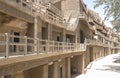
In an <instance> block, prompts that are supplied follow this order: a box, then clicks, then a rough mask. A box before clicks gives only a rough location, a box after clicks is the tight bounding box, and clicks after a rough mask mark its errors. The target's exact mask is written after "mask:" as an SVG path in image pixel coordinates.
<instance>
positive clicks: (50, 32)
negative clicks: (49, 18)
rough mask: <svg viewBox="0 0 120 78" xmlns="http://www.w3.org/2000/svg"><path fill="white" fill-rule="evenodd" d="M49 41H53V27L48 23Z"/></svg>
mask: <svg viewBox="0 0 120 78" xmlns="http://www.w3.org/2000/svg"><path fill="white" fill-rule="evenodd" d="M48 40H52V25H51V24H49V23H48Z"/></svg>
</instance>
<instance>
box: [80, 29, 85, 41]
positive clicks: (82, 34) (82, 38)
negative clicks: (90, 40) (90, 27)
mask: <svg viewBox="0 0 120 78" xmlns="http://www.w3.org/2000/svg"><path fill="white" fill-rule="evenodd" d="M80 43H84V33H83V31H82V30H80Z"/></svg>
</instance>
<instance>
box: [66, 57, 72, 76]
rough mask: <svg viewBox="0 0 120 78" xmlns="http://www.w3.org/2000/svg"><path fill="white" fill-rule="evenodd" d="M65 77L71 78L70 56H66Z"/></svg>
mask: <svg viewBox="0 0 120 78" xmlns="http://www.w3.org/2000/svg"><path fill="white" fill-rule="evenodd" d="M67 78H71V58H67Z"/></svg>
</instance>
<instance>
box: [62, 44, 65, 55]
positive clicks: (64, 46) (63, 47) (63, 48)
mask: <svg viewBox="0 0 120 78" xmlns="http://www.w3.org/2000/svg"><path fill="white" fill-rule="evenodd" d="M64 45H65V44H64V42H62V50H63V53H64V50H65V49H64V47H65V46H64Z"/></svg>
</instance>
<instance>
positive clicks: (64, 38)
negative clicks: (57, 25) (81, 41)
mask: <svg viewBox="0 0 120 78" xmlns="http://www.w3.org/2000/svg"><path fill="white" fill-rule="evenodd" d="M63 42H66V30H65V29H63Z"/></svg>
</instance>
